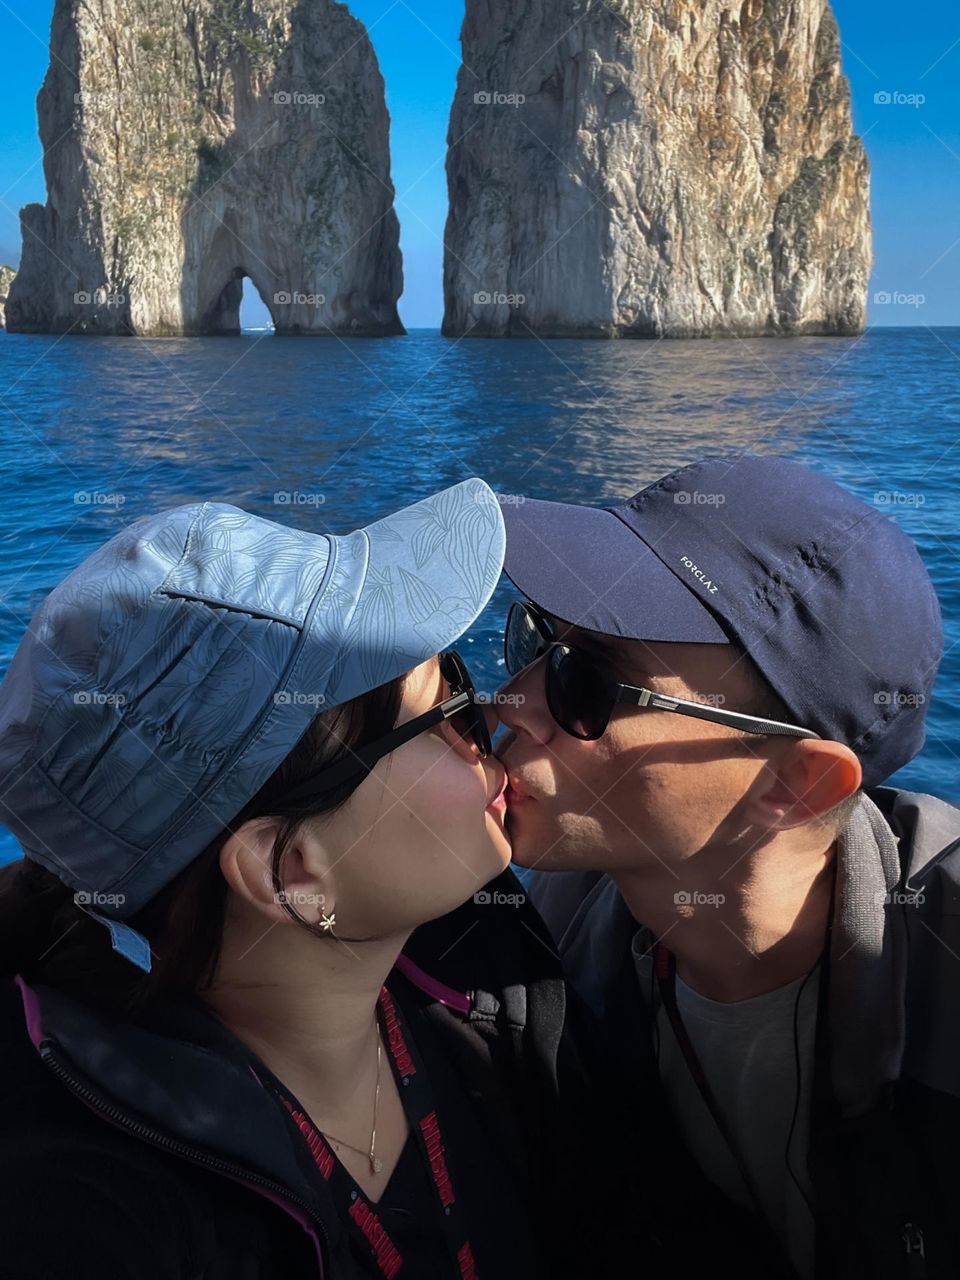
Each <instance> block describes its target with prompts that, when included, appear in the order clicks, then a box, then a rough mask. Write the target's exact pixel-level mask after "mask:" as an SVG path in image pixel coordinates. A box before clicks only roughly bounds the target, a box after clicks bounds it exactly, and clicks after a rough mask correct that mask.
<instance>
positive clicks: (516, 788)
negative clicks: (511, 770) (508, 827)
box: [506, 774, 533, 807]
mask: <svg viewBox="0 0 960 1280" xmlns="http://www.w3.org/2000/svg"><path fill="white" fill-rule="evenodd" d="M506 797H507V805H508V806H510V807H512V806H513V805H517V804H523V803H524V801H526V800H532V799H533V796H531V795H530V794H529V793H528V792H526V791H524V789H523V787H522V786H521V785H520V782H519V780H518V779H517V778H516V777H514V776H513V775H512V774H508V775H507V790H506Z"/></svg>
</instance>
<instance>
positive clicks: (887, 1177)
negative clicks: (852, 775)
mask: <svg viewBox="0 0 960 1280" xmlns="http://www.w3.org/2000/svg"><path fill="white" fill-rule="evenodd" d="M836 875H837V898H836V905H835V911H834V917H833V936H832V942H831V947H830V967H829V970H828V973H829V995H828V999H827V1001H826V1010H825V1013H824V1016H823V1019H822V1024H821V1026H820V1028H819V1029H818V1035H817V1041H818V1044H817V1048H818V1054H817V1058H818V1063H819V1066H818V1069H817V1071H816V1073H815V1084H814V1112H813V1121H812V1130H811V1135H810V1144H811V1145H810V1172H811V1178H812V1181H813V1185H814V1188H815V1195H816V1203H815V1216H816V1237H817V1251H816V1252H817V1270H816V1275H817V1280H908V1278H909V1280H921V1278H927V1280H947V1278H949V1280H957V1278H958V1277H960V809H958V808H957V807H955V806H954V805H951V804H947V803H945V802H944V801H941V800H938V799H935V798H934V797H933V796H928V795H920V794H916V793H913V792H907V791H900V790H897V789H895V788H892V787H877V788H873V789H871V790H870V791H868V792H867V793H866V794H865V796H864V797H863V798H862V799H861V801H860V803H859V804H858V806H857V807H856V808H855V810H854V811H853V816H852V817H851V819H850V820H849V822H848V823H847V824H846V826H845V828H844V830H843V831H841V833H840V839H839V841H838V859H837V872H836ZM526 882H527V887H528V891H529V892H530V894H531V897H532V899H533V901H534V903H535V904H536V906H537V908H538V909H539V911H540V912H541V914H542V915H543V917H544V918H545V920H546V921H547V924H548V925H549V927H550V929H551V931H552V933H553V935H554V938H555V939H556V941H557V944H558V947H559V950H560V954H561V957H562V958H563V960H564V964H565V967H566V969H567V974H568V978H569V979H570V981H571V982H572V983H573V985H574V986H575V987H576V988H577V989H578V990H579V991H580V993H581V994H582V995H583V996H584V997H585V999H586V1002H587V1003H588V1004H589V1005H591V1006H592V1008H593V1010H594V1012H595V1013H597V1014H598V1015H599V1017H600V1019H601V1024H602V1025H603V1027H604V1028H605V1030H606V1034H607V1035H608V1036H609V1037H610V1039H611V1041H612V1042H613V1043H614V1044H615V1045H616V1046H617V1056H618V1059H619V1061H620V1063H621V1064H622V1066H623V1070H624V1077H625V1081H626V1083H625V1090H626V1093H625V1095H624V1105H623V1124H624V1128H625V1133H626V1131H627V1127H628V1124H629V1125H632V1126H633V1128H632V1130H631V1132H632V1133H633V1137H632V1138H631V1139H629V1140H630V1141H633V1142H634V1143H635V1144H636V1150H637V1157H638V1162H640V1163H642V1164H643V1165H644V1167H645V1168H646V1170H647V1171H648V1172H649V1173H650V1180H649V1182H648V1184H647V1185H646V1186H645V1187H644V1188H643V1189H642V1191H641V1192H640V1194H642V1196H643V1200H644V1210H645V1212H648V1213H651V1214H652V1216H653V1217H654V1219H655V1220H656V1221H658V1222H659V1223H660V1224H661V1227H662V1231H663V1235H664V1237H665V1239H667V1241H669V1239H670V1236H671V1232H674V1231H677V1230H678V1229H679V1230H680V1231H682V1227H683V1224H684V1223H686V1224H688V1226H689V1227H690V1228H691V1229H698V1230H699V1232H700V1234H701V1236H702V1234H703V1232H704V1231H706V1234H707V1236H708V1237H709V1235H710V1233H711V1230H712V1229H713V1228H712V1227H711V1224H713V1227H715V1228H716V1234H715V1236H714V1237H713V1244H712V1246H710V1247H708V1249H707V1253H706V1254H705V1255H704V1256H703V1258H702V1260H701V1261H700V1262H697V1263H693V1264H691V1267H690V1271H689V1274H690V1275H691V1276H693V1275H698V1274H699V1275H703V1274H706V1272H705V1271H704V1270H703V1269H702V1268H703V1267H707V1266H710V1267H713V1266H715V1267H718V1268H719V1269H720V1271H722V1272H723V1273H724V1274H735V1275H737V1276H738V1277H740V1278H741V1280H743V1278H744V1277H747V1276H754V1275H756V1276H765V1277H772V1276H788V1277H789V1276H791V1275H792V1274H793V1272H792V1271H791V1269H790V1267H789V1265H788V1264H787V1263H786V1261H785V1259H784V1257H783V1256H782V1254H781V1253H780V1252H779V1251H778V1249H777V1248H776V1247H774V1248H773V1249H772V1250H770V1249H769V1248H768V1246H767V1244H766V1240H767V1236H766V1233H765V1232H764V1231H763V1230H762V1229H761V1228H760V1226H759V1224H757V1223H756V1221H755V1220H754V1219H752V1218H750V1217H747V1216H746V1215H744V1214H743V1213H742V1212H741V1211H740V1210H739V1209H735V1208H734V1206H733V1205H732V1203H731V1202H730V1201H728V1200H727V1199H726V1197H724V1196H722V1195H721V1193H720V1192H719V1191H718V1190H716V1189H715V1188H714V1187H712V1185H710V1184H708V1183H707V1182H706V1179H705V1178H704V1177H702V1175H701V1174H700V1171H699V1169H698V1168H697V1167H696V1166H695V1165H694V1163H693V1160H692V1157H691V1156H690V1155H689V1153H688V1152H687V1151H686V1149H685V1147H684V1144H683V1140H682V1139H681V1137H680V1130H679V1127H678V1125H677V1124H676V1122H675V1121H674V1119H673V1118H672V1116H671V1104H670V1102H669V1101H668V1098H667V1095H666V1093H665V1092H664V1091H663V1089H662V1086H661V1083H660V1080H659V1078H658V1074H657V1068H656V1064H655V1062H654V1058H653V1051H652V1047H651V1045H652V1037H651V1030H652V1028H651V1025H650V1015H649V1013H648V1007H647V1004H646V1002H645V1001H644V1000H643V999H642V998H641V991H640V987H639V982H638V976H637V970H636V962H635V960H634V959H633V957H632V955H631V941H632V939H633V937H634V935H635V934H636V932H637V929H638V925H637V923H636V921H634V920H633V918H632V917H631V915H630V913H629V912H628V910H627V908H626V905H625V903H624V901H623V899H622V897H621V896H620V894H619V892H618V890H617V888H616V885H614V884H613V882H612V881H611V880H610V879H609V878H608V877H606V876H602V875H599V874H597V873H571V872H537V873H534V874H532V875H530V876H529V877H528V878H527V881H526ZM651 941H652V938H651ZM668 1252H669V1247H668ZM674 1274H675V1275H677V1276H684V1275H686V1274H688V1273H687V1271H686V1270H685V1264H683V1263H681V1262H680V1261H677V1264H676V1268H675V1271H674Z"/></svg>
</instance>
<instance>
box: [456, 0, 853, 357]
mask: <svg viewBox="0 0 960 1280" xmlns="http://www.w3.org/2000/svg"><path fill="white" fill-rule="evenodd" d="M462 44H463V66H462V67H461V69H460V73H459V78H458V83H457V94H456V99H455V102H454V106H453V112H452V116H451V121H450V131H449V136H448V141H449V146H450V150H449V153H448V158H447V177H448V186H449V192H450V212H449V216H448V221H447V230H446V236H445V243H446V246H447V249H446V260H445V266H444V295H445V319H444V326H443V331H444V333H446V334H449V335H460V334H466V333H470V334H473V335H476V336H485V335H494V336H504V335H506V336H521V335H523V336H527V335H531V334H537V335H543V336H548V335H549V336H604V337H628V336H634V335H635V336H662V335H668V336H678V337H683V336H707V335H713V334H738V335H748V334H852V333H857V332H859V331H860V330H861V329H862V328H863V325H864V321H865V313H866V290H867V278H868V275H869V272H870V266H871V242H870V218H869V205H868V187H869V171H868V164H867V159H866V155H865V152H864V149H863V146H862V144H861V142H860V139H859V138H858V137H856V135H855V134H854V133H853V129H852V123H851V114H850V94H849V87H848V84H847V80H846V77H845V76H844V74H843V72H842V70H841V67H840V38H839V35H838V32H837V25H836V22H835V20H834V17H833V13H832V12H831V10H830V7H829V5H828V4H827V3H825V0H742V2H739V3H733V4H731V3H730V0H604V2H602V3H601V2H600V0H556V2H555V3H550V4H545V3H542V0H537V2H536V3H525V4H517V3H515V0H467V3H466V19H465V22H464V26H463V32H462Z"/></svg>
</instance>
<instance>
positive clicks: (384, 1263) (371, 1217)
mask: <svg viewBox="0 0 960 1280" xmlns="http://www.w3.org/2000/svg"><path fill="white" fill-rule="evenodd" d="M350 1217H351V1218H352V1219H353V1220H354V1222H355V1223H356V1224H357V1226H358V1227H359V1228H360V1230H361V1231H362V1232H363V1234H364V1236H365V1237H366V1240H367V1244H369V1246H370V1248H371V1249H372V1250H373V1253H374V1256H375V1257H376V1259H377V1265H378V1266H379V1268H380V1270H381V1271H382V1272H383V1274H384V1275H385V1276H386V1277H387V1280H393V1277H394V1276H395V1275H396V1274H397V1272H398V1271H399V1270H400V1268H401V1266H402V1265H403V1259H402V1258H401V1257H400V1254H399V1252H398V1251H397V1246H396V1245H395V1244H394V1243H393V1241H392V1240H391V1239H390V1237H389V1236H388V1235H387V1233H386V1231H385V1230H384V1229H383V1224H382V1223H381V1222H380V1220H379V1218H378V1217H377V1216H376V1214H375V1213H374V1212H373V1210H372V1209H371V1208H370V1206H369V1205H368V1204H366V1203H365V1202H364V1201H363V1200H361V1199H360V1197H359V1196H358V1197H357V1199H356V1200H354V1202H353V1204H352V1205H351V1206H350Z"/></svg>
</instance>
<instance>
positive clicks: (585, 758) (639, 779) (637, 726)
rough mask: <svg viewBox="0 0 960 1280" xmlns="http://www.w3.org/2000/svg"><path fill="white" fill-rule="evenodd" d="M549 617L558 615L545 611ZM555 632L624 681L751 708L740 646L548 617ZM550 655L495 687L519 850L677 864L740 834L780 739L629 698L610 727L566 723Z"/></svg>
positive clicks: (608, 865)
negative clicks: (655, 638)
mask: <svg viewBox="0 0 960 1280" xmlns="http://www.w3.org/2000/svg"><path fill="white" fill-rule="evenodd" d="M548 617H549V615H548ZM549 620H550V622H551V623H552V624H553V626H554V628H555V631H556V636H557V639H559V640H563V642H564V643H566V644H569V645H570V646H571V647H573V648H577V649H579V650H581V651H582V652H585V653H587V654H589V655H590V656H591V657H593V658H595V659H596V661H597V662H598V663H599V664H601V665H603V666H604V667H606V669H607V670H608V671H610V672H611V674H612V675H613V676H614V677H615V678H616V679H617V680H618V681H620V682H621V683H623V684H630V685H640V686H643V687H645V688H649V689H654V690H656V691H658V692H662V693H669V694H673V695H674V696H676V697H681V698H686V699H689V700H694V701H703V702H704V703H706V704H707V705H713V706H718V707H722V708H723V709H725V710H727V711H746V710H748V709H749V707H748V699H749V698H750V697H751V695H753V694H754V692H755V685H754V684H753V683H752V681H751V676H750V672H749V671H748V670H747V669H746V664H745V663H743V662H740V661H738V651H737V650H736V649H735V647H733V646H731V645H709V644H669V643H664V642H652V641H651V642H644V641H638V640H617V639H614V638H612V637H605V636H601V635H599V634H598V633H596V632H592V631H582V630H580V629H579V628H577V627H570V626H568V625H567V624H565V623H563V622H561V621H559V620H558V619H556V618H552V617H551V618H549ZM545 666H546V663H545V660H544V659H543V658H541V659H540V660H539V661H537V662H535V663H532V664H531V665H530V666H529V667H527V668H526V669H525V670H524V671H522V672H520V673H519V674H518V675H517V676H515V677H514V678H513V679H512V680H510V681H509V682H508V683H507V684H506V685H504V686H503V687H502V689H501V690H500V691H499V693H498V696H497V699H496V701H497V706H498V712H499V714H500V717H501V719H502V720H503V721H504V723H505V724H506V725H507V726H508V727H509V729H510V730H511V731H512V732H511V733H510V734H509V736H508V737H507V739H506V740H505V741H504V742H503V744H502V745H501V746H500V747H499V749H498V754H499V756H500V758H501V760H502V761H503V763H504V765H505V766H506V768H507V771H508V774H509V778H510V790H509V791H508V793H507V799H508V804H509V807H508V812H507V828H508V831H509V833H510V837H511V840H512V842H513V857H514V861H515V862H517V863H518V864H519V865H521V866H526V867H537V868H539V869H540V870H569V869H577V870H586V869H590V870H601V869H602V870H605V871H610V872H616V871H618V870H637V869H640V868H641V867H642V866H643V865H644V864H648V863H649V861H650V859H651V858H655V859H657V860H659V861H660V862H661V863H664V864H666V865H669V866H675V865H677V864H678V863H680V862H682V861H683V860H684V859H685V858H686V857H689V856H690V855H692V854H694V853H696V852H697V851H698V850H700V849H702V848H705V847H706V846H707V845H710V844H718V843H723V844H727V843H735V842H736V840H737V837H738V836H739V835H741V834H742V829H743V826H744V823H743V819H742V815H741V814H740V813H738V803H739V802H740V801H741V800H742V798H743V796H744V795H745V793H746V792H747V791H748V790H749V788H750V787H751V784H752V783H754V782H755V780H756V778H757V775H758V774H759V773H760V772H761V771H762V770H763V768H764V764H765V761H766V760H767V759H768V758H769V755H770V752H771V751H774V750H777V749H778V748H777V744H776V743H771V740H770V739H767V738H762V737H753V736H752V735H746V734H743V733H740V732H738V731H736V730H732V729H730V728H727V727H726V726H723V725H717V724H713V723H711V722H710V721H707V720H700V719H694V718H692V717H690V716H684V715H678V714H677V713H676V712H669V711H658V710H651V709H648V708H639V707H630V706H625V705H620V706H618V707H616V708H615V709H614V711H613V714H612V716H611V719H610V724H609V726H608V727H607V730H606V732H605V733H604V734H603V736H602V737H601V738H598V739H597V740H596V741H593V742H584V741H581V740H579V739H577V738H575V737H573V736H571V735H570V734H569V733H566V732H565V731H564V730H563V729H561V728H560V726H559V725H558V724H557V723H556V721H555V720H554V719H553V717H552V715H551V714H550V711H549V709H548V706H547V701H546V690H545Z"/></svg>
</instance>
